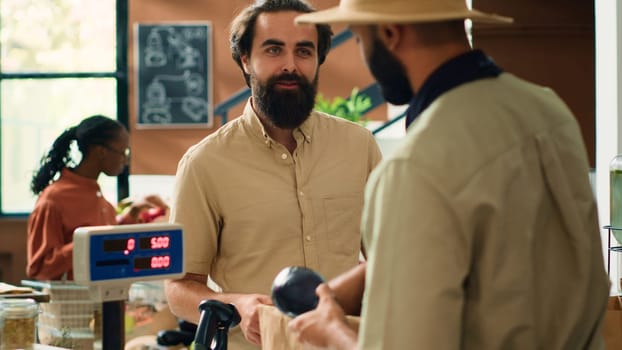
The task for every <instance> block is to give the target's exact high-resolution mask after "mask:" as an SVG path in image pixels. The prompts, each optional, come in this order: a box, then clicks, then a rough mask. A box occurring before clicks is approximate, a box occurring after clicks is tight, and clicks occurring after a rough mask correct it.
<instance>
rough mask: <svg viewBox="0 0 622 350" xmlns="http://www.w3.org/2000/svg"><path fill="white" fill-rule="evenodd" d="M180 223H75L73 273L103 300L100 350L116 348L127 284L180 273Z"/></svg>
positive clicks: (121, 330)
mask: <svg viewBox="0 0 622 350" xmlns="http://www.w3.org/2000/svg"><path fill="white" fill-rule="evenodd" d="M183 236H184V235H183V230H182V227H181V225H178V224H168V223H149V224H134V225H118V226H88V227H79V228H77V229H76V230H75V231H74V234H73V274H74V280H75V282H76V283H77V284H80V285H85V286H88V287H89V292H90V294H91V299H92V300H93V301H96V302H103V320H102V328H103V329H102V341H103V348H104V349H122V348H123V342H124V341H123V339H124V312H125V301H126V300H127V299H128V298H129V289H130V286H131V284H132V283H134V282H138V281H148V280H162V279H175V278H180V277H182V276H183V275H184V255H183V243H184V237H183Z"/></svg>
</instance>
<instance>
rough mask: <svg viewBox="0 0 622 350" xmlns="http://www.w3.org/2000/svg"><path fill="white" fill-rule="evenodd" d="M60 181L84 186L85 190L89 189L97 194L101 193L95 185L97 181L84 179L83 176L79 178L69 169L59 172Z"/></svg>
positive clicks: (97, 185)
mask: <svg viewBox="0 0 622 350" xmlns="http://www.w3.org/2000/svg"><path fill="white" fill-rule="evenodd" d="M61 179H63V180H68V181H71V182H73V183H75V184H78V185H80V186H84V187H86V188H91V189H93V190H95V191H97V192H100V191H101V190H100V188H99V184H98V183H97V180H94V179H89V178H88V177H84V176H80V175H78V174H76V173H74V172H73V171H71V170H70V169H69V168H63V169H62V170H61Z"/></svg>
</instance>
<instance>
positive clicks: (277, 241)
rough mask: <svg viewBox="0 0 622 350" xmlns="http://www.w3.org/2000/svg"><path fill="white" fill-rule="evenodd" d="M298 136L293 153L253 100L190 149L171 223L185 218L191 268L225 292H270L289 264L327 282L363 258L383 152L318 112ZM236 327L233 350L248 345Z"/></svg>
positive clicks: (359, 131)
mask: <svg viewBox="0 0 622 350" xmlns="http://www.w3.org/2000/svg"><path fill="white" fill-rule="evenodd" d="M294 137H295V139H296V142H297V147H296V150H295V151H294V152H293V154H290V153H289V152H288V150H287V149H286V148H285V147H284V146H283V145H281V144H279V143H277V142H275V141H274V140H273V139H272V138H270V137H269V136H268V135H267V133H266V132H265V130H264V128H263V126H262V124H261V123H260V121H259V119H258V117H257V116H256V115H255V113H254V111H253V109H252V107H251V105H250V103H247V105H246V108H245V110H244V113H243V115H242V116H241V117H239V118H236V119H234V120H232V121H231V122H229V123H227V124H226V125H224V126H222V127H221V128H220V129H219V130H217V131H216V132H214V133H213V134H211V135H209V136H208V137H206V138H205V139H204V140H202V141H201V142H199V143H198V144H196V145H195V146H193V147H192V148H190V149H189V150H188V152H187V153H186V154H185V155H184V156H183V158H182V160H181V161H180V163H179V167H178V170H177V175H176V185H175V190H174V198H173V205H172V210H171V220H172V222H177V223H180V224H182V225H183V229H184V232H185V235H186V236H185V241H186V244H185V246H184V249H185V251H184V256H185V258H186V271H187V272H190V273H196V274H203V275H209V276H210V277H211V279H212V280H213V281H214V282H215V283H217V284H218V285H219V286H220V287H221V288H222V290H223V292H230V293H263V294H268V295H269V294H270V288H271V285H272V282H273V280H274V277H275V276H276V275H277V274H278V272H279V271H280V270H282V269H283V268H285V267H287V266H306V267H308V268H311V269H313V270H315V271H317V272H319V273H320V274H321V275H322V276H323V277H324V278H325V279H330V278H332V277H335V276H336V275H338V274H340V273H342V272H344V271H346V270H348V269H350V268H351V267H353V266H354V265H355V264H357V262H358V257H359V251H360V247H361V238H360V222H361V212H362V208H363V196H364V195H363V193H364V188H365V184H366V182H367V178H368V176H369V174H370V172H371V171H372V169H373V168H374V167H375V166H376V165H377V164H378V162H379V161H380V158H381V155H380V150H379V148H378V146H377V144H376V141H375V139H374V137H373V136H372V134H371V133H370V132H369V131H368V130H367V129H365V128H364V127H361V126H360V125H357V124H354V123H351V122H348V121H346V120H343V119H340V118H336V117H331V116H328V115H326V114H322V113H317V112H313V113H312V114H311V115H310V117H309V118H308V119H307V121H305V122H304V123H303V124H302V125H301V126H300V127H299V128H298V129H296V130H295V131H294ZM235 333H236V332H234V336H233V339H232V340H231V342H230V348H231V349H239V348H240V346H244V347H247V346H246V345H245V344H244V343H245V341H244V340H243V339H242V340H240V338H241V336H240V335H239V334H235ZM248 345H250V344H248Z"/></svg>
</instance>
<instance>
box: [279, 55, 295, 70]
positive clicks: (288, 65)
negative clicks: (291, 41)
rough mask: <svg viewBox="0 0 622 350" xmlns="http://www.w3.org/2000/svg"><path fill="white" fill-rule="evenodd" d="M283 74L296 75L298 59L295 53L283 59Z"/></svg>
mask: <svg viewBox="0 0 622 350" xmlns="http://www.w3.org/2000/svg"><path fill="white" fill-rule="evenodd" d="M281 69H282V70H283V72H287V73H294V72H296V57H295V56H294V54H293V53H288V54H285V55H284V57H283V67H282V68H281Z"/></svg>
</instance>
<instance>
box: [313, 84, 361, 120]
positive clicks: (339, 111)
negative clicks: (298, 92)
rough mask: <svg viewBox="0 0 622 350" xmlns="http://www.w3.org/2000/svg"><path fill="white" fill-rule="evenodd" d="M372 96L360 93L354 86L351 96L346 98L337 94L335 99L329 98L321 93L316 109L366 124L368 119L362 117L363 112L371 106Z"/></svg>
mask: <svg viewBox="0 0 622 350" xmlns="http://www.w3.org/2000/svg"><path fill="white" fill-rule="evenodd" d="M371 105H372V104H371V97H369V96H367V95H365V94H359V89H358V88H356V87H355V88H353V89H352V92H351V93H350V97H348V98H347V99H344V98H343V97H340V96H337V97H335V98H333V100H332V101H331V100H328V99H326V98H324V96H323V95H322V94H321V93H320V94H318V95H317V97H316V99H315V107H314V108H315V110H316V111H319V112H324V113H327V114H331V115H334V116H337V117H340V118H344V119H347V120H350V121H353V122H357V123H361V124H365V123H366V122H367V121H366V120H364V119H362V117H363V113H365V112H366V111H367V110H368V109H369V108H371Z"/></svg>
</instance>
